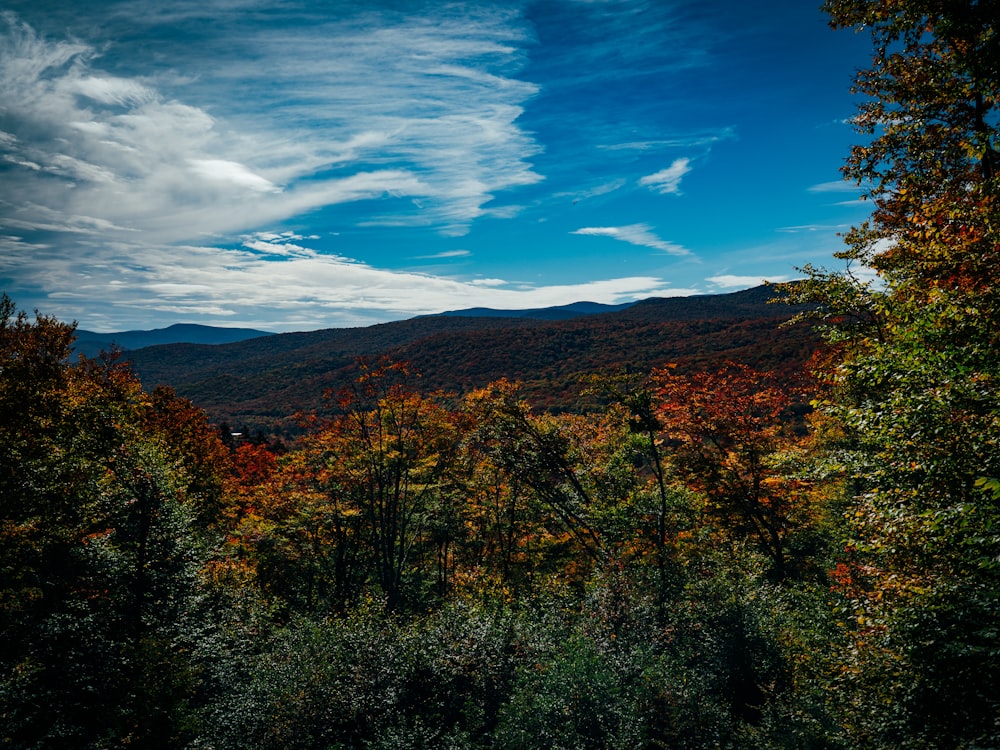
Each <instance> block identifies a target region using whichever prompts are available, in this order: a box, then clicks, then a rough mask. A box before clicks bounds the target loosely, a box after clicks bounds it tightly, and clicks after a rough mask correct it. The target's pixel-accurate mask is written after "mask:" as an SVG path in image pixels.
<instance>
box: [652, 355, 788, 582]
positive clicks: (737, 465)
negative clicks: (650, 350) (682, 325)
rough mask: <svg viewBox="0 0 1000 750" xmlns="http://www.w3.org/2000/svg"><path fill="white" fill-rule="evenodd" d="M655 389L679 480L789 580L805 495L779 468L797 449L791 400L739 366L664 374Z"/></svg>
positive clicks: (760, 375) (762, 376)
mask: <svg viewBox="0 0 1000 750" xmlns="http://www.w3.org/2000/svg"><path fill="white" fill-rule="evenodd" d="M653 382H654V383H655V395H656V402H657V406H656V416H657V418H658V419H659V421H660V424H661V429H662V435H663V438H664V439H665V440H667V441H669V442H670V443H671V444H672V445H673V449H674V451H673V453H674V455H673V463H674V467H675V470H676V471H677V473H678V475H679V476H681V477H682V478H683V479H684V480H685V481H687V482H688V483H689V485H690V486H691V487H692V489H695V490H696V491H698V492H700V493H702V494H704V495H705V497H706V498H707V499H708V501H709V503H710V507H711V509H712V511H713V513H714V515H715V516H716V517H717V518H718V519H719V520H721V521H722V523H723V524H724V525H725V527H727V528H728V529H730V530H732V531H734V532H736V533H737V534H738V535H740V536H745V537H748V538H750V539H752V540H754V542H755V543H756V545H757V546H758V547H759V549H760V550H761V552H763V553H764V554H765V555H767V557H768V558H769V559H770V561H771V566H772V570H773V573H774V574H775V576H776V577H777V578H779V579H780V578H784V577H785V575H786V574H787V573H788V572H789V563H790V560H789V555H788V537H789V535H790V534H792V533H793V532H794V531H795V530H796V522H801V521H802V515H803V509H802V508H801V507H800V506H801V504H802V497H801V495H802V492H801V488H799V487H797V486H796V483H795V482H794V481H792V480H791V479H789V478H786V477H784V476H782V473H781V471H780V468H779V466H778V464H777V463H776V458H777V456H778V454H779V452H780V451H781V450H783V449H786V448H788V447H789V445H790V444H791V439H790V433H791V431H790V425H789V419H788V407H789V404H790V398H789V395H788V394H787V393H786V392H785V391H784V390H782V389H780V388H778V387H777V386H775V385H773V384H771V383H769V382H768V377H767V376H766V375H765V374H764V373H759V372H757V371H755V370H753V369H752V368H750V367H747V366H746V365H740V364H736V363H730V364H729V365H728V366H727V367H725V368H723V369H722V370H720V371H718V372H703V373H695V374H693V375H678V374H676V373H675V372H673V370H672V369H671V368H670V367H666V368H663V369H661V370H658V371H656V372H655V373H654V375H653Z"/></svg>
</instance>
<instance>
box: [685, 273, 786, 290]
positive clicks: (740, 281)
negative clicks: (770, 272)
mask: <svg viewBox="0 0 1000 750" xmlns="http://www.w3.org/2000/svg"><path fill="white" fill-rule="evenodd" d="M790 279H791V277H790V276H784V275H782V276H736V275H733V274H720V275H718V276H710V277H708V278H707V279H705V281H708V282H711V283H712V284H715V285H716V286H719V287H722V288H723V289H749V288H750V287H754V286H760V285H761V284H763V283H764V282H765V281H772V282H774V283H779V282H782V281H789V280H790Z"/></svg>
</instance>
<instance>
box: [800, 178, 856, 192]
mask: <svg viewBox="0 0 1000 750" xmlns="http://www.w3.org/2000/svg"><path fill="white" fill-rule="evenodd" d="M808 190H809V192H810V193H857V192H859V191H861V190H864V188H862V187H859V186H858V185H857V183H855V182H850V181H848V180H833V181H831V182H821V183H819V184H818V185H812V186H810V187H809V188H808Z"/></svg>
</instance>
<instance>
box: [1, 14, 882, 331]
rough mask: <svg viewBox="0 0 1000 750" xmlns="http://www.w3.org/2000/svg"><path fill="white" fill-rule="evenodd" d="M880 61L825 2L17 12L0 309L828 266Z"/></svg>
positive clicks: (402, 292)
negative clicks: (868, 72) (862, 100)
mask: <svg viewBox="0 0 1000 750" xmlns="http://www.w3.org/2000/svg"><path fill="white" fill-rule="evenodd" d="M817 5H818V2H817ZM866 41H867V40H866V38H865V37H863V36H855V35H854V34H852V33H851V32H844V31H841V32H835V31H832V30H830V29H829V28H828V26H827V25H826V19H825V17H824V16H823V14H822V13H821V12H820V11H819V10H818V8H817V7H815V6H814V4H813V3H812V2H811V1H810V0H795V1H792V0H785V1H784V2H777V1H775V2H766V1H764V2H757V3H747V2H745V0H696V1H694V2H675V1H674V0H542V1H540V2H531V1H529V0H524V1H523V2H520V1H516V0H504V1H503V2H499V1H498V2H485V1H482V0H468V1H465V2H462V1H461V0H460V1H458V2H442V1H440V0H435V1H433V2H421V1H419V0H413V1H410V0H375V1H372V0H368V1H366V2H360V1H359V2H343V1H341V0H283V1H282V2H275V1H274V0H271V1H270V2H259V1H258V0H171V1H168V0H155V1H154V0H122V1H120V2H117V1H113V0H103V1H101V0H95V1H92V2H87V3H79V2H77V0H14V1H13V2H7V3H5V4H4V3H2V2H0V287H2V288H3V290H4V291H6V292H7V293H8V294H9V295H10V296H11V297H13V298H14V299H15V301H16V302H17V303H18V305H19V306H20V307H22V308H25V309H33V308H38V309H39V310H40V311H41V312H43V313H47V314H53V315H57V316H59V317H60V318H62V319H66V320H77V321H78V322H79V324H80V326H81V327H83V328H88V329H92V330H100V331H111V330H125V329H136V328H154V327H161V326H165V325H169V324H171V323H176V322H192V323H205V324H210V325H221V326H251V327H256V328H264V329H268V330H273V331H289V330H311V329H316V328H326V327H340V326H357V325H368V324H371V323H377V322H383V321H387V320H396V319H401V318H408V317H412V316H414V315H418V314H424V313H431V312H439V311H442V310H450V309H459V308H465V307H473V306H488V307H496V308H531V307H543V306H549V305H558V304H566V303H569V302H574V301H580V300H591V301H596V302H605V303H618V302H625V301H629V300H635V299H642V298H645V297H651V296H676V295H686V294H693V293H717V292H727V291H734V290H736V289H740V288H745V287H748V286H753V285H756V284H757V283H759V281H760V280H761V279H771V280H784V279H788V278H793V277H795V276H796V271H795V268H796V267H797V266H802V265H804V264H806V263H813V264H818V265H825V266H828V267H837V261H836V260H834V259H833V258H832V254H833V253H834V252H835V251H836V250H837V249H839V247H840V245H841V240H840V239H839V238H838V236H837V233H838V232H843V231H845V230H846V229H847V228H848V227H849V226H851V225H852V224H857V223H859V222H860V221H862V220H863V219H864V218H865V216H866V213H867V207H866V204H865V203H863V202H861V201H860V200H859V199H858V196H859V191H858V190H857V189H856V188H855V187H854V186H852V185H849V184H846V183H843V182H842V181H841V180H840V173H839V168H840V166H841V164H842V163H843V161H844V158H845V156H846V155H847V153H848V151H849V148H850V145H851V144H852V143H854V142H855V141H856V139H857V138H858V136H857V135H856V134H855V133H854V132H853V131H852V129H851V127H850V125H849V124H847V120H848V119H849V118H850V117H851V116H852V115H853V114H854V111H855V104H856V102H855V101H854V99H853V97H852V95H851V94H850V93H849V87H850V82H851V78H852V75H853V73H854V71H855V70H856V69H858V68H861V67H864V66H865V65H866V64H867V61H868V58H869V50H868V46H867V44H866Z"/></svg>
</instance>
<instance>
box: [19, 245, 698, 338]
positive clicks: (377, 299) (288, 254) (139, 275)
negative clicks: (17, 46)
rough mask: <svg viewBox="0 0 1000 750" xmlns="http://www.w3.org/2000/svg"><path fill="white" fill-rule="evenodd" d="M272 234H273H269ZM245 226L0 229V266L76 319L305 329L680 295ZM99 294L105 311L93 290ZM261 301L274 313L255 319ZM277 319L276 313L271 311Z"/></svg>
mask: <svg viewBox="0 0 1000 750" xmlns="http://www.w3.org/2000/svg"><path fill="white" fill-rule="evenodd" d="M275 234H277V233H275ZM263 236H264V233H262V235H261V236H256V237H248V238H247V239H246V240H245V243H244V245H243V246H242V247H239V248H231V249H220V248H216V247H204V246H198V245H176V246H172V247H170V248H169V249H165V248H152V247H149V246H146V245H132V244H127V243H120V242H119V243H113V244H111V245H104V244H103V243H102V245H101V249H100V251H97V249H96V248H95V249H94V252H93V254H91V255H89V256H83V255H81V256H77V257H74V258H67V257H65V256H63V255H61V254H60V253H59V252H58V251H56V250H53V249H52V248H47V247H44V246H34V245H29V244H27V243H24V242H21V241H20V240H18V239H17V238H6V239H4V238H0V257H3V258H4V260H3V261H0V269H4V268H5V267H6V266H9V265H10V264H19V263H23V262H24V261H25V260H27V259H30V260H31V264H30V270H28V271H24V270H23V269H22V273H24V274H25V276H26V278H25V282H26V283H28V284H37V285H39V286H41V287H43V288H46V289H51V290H53V292H52V293H50V295H49V297H48V299H47V302H46V312H47V313H49V314H54V315H57V316H58V317H61V318H63V319H74V318H75V319H80V320H81V321H82V324H83V327H85V328H91V329H97V330H125V329H132V328H137V327H143V326H146V327H150V326H155V325H157V324H158V322H159V320H160V319H161V316H163V315H169V316H170V317H171V318H172V319H174V320H186V321H191V322H211V321H212V320H213V319H217V318H222V319H224V320H225V321H226V325H247V326H257V327H264V328H269V329H271V330H303V329H309V328H322V327H331V326H349V325H368V324H372V323H377V322H383V321H386V320H394V319H399V318H401V317H408V316H413V315H420V314H426V313H433V312H440V311H442V310H449V309H456V308H463V307H478V306H487V307H495V308H502V309H524V308H535V307H547V306H552V305H563V304H568V303H571V302H577V301H579V300H581V299H588V300H593V301H595V302H604V303H607V304H614V303H618V302H625V301H632V300H638V299H644V298H646V297H651V296H676V295H683V294H688V293H691V292H692V291H693V290H686V289H674V288H671V287H670V286H669V285H668V284H666V283H665V282H664V281H663V280H662V279H659V278H657V277H653V276H631V277H623V278H612V279H600V280H596V281H590V282H582V283H577V284H559V285H545V286H542V285H535V286H532V285H527V284H525V283H523V282H519V281H509V280H505V279H500V278H473V279H469V280H465V279H460V278H451V277H445V276H438V275H433V274H425V273H415V272H411V271H393V270H388V269H384V268H378V267H375V266H372V265H369V264H366V263H361V262H357V261H354V260H351V259H349V258H343V257H340V256H336V255H329V254H325V253H321V252H319V251H317V250H314V249H312V248H310V247H308V246H306V245H303V244H299V243H297V242H291V241H289V239H288V238H287V237H284V236H282V237H280V238H279V239H278V240H276V241H267V240H265V239H263V238H262V237H263ZM98 295H99V296H100V298H101V299H102V305H101V308H100V313H96V314H95V312H94V308H93V306H92V305H90V304H89V303H88V300H91V299H93V298H95V297H96V296H98ZM261 310H267V311H268V314H269V315H270V317H269V319H268V320H266V321H262V320H261V319H260V316H261V312H260V311H261ZM278 321H280V322H278Z"/></svg>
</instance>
